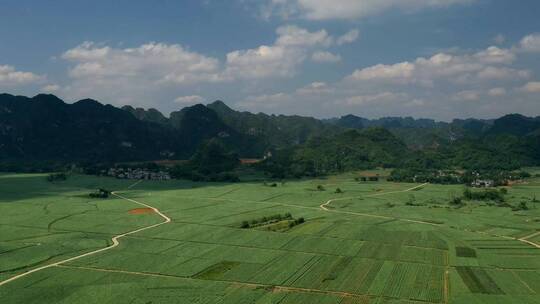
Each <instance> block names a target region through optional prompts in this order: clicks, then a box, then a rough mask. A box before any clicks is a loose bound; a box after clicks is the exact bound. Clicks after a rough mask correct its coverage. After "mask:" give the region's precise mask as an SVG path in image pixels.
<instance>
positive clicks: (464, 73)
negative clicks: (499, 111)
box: [347, 47, 531, 86]
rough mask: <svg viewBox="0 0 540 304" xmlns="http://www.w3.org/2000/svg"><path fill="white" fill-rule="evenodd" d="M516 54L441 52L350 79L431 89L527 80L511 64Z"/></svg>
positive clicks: (526, 74) (376, 68) (527, 74)
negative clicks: (438, 84) (442, 84)
mask: <svg viewBox="0 0 540 304" xmlns="http://www.w3.org/2000/svg"><path fill="white" fill-rule="evenodd" d="M515 59H516V58H515V55H514V54H513V53H512V52H510V51H509V50H507V49H499V48H497V47H489V48H487V49H485V50H482V51H480V52H477V53H473V54H462V55H452V54H446V53H439V54H436V55H433V56H432V57H430V58H423V57H420V58H417V59H416V60H414V61H412V62H409V61H405V62H400V63H396V64H391V65H387V64H378V65H374V66H371V67H367V68H364V69H360V70H356V71H354V72H353V73H352V74H351V75H350V76H349V77H347V79H349V80H356V81H378V82H391V83H401V84H420V85H423V86H432V85H433V84H434V82H436V81H451V82H454V83H470V82H481V81H487V80H493V79H499V80H502V79H527V78H529V77H530V74H531V73H530V71H527V70H519V69H514V68H510V67H506V66H501V65H509V64H511V63H512V62H513V61H514V60H515Z"/></svg>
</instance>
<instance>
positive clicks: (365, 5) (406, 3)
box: [264, 0, 474, 20]
mask: <svg viewBox="0 0 540 304" xmlns="http://www.w3.org/2000/svg"><path fill="white" fill-rule="evenodd" d="M472 2H474V0H334V1H328V0H270V3H269V4H266V5H265V6H264V12H265V15H266V16H269V15H271V14H277V15H280V16H282V17H283V18H290V17H291V16H298V17H300V18H305V19H311V20H328V19H357V18H362V17H365V16H370V15H376V14H380V13H383V12H385V11H388V10H404V11H413V10H419V9H424V8H439V7H447V6H451V5H455V4H467V3H472Z"/></svg>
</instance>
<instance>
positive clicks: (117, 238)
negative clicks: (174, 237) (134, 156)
mask: <svg viewBox="0 0 540 304" xmlns="http://www.w3.org/2000/svg"><path fill="white" fill-rule="evenodd" d="M140 182H141V181H138V182H136V183H135V184H133V185H131V186H130V187H131V188H132V187H133V186H135V185H137V184H138V183H140ZM130 187H128V189H129V188H130ZM111 194H112V195H114V196H116V197H118V198H120V199H123V200H126V201H129V202H132V203H135V204H137V205H140V206H144V207H146V208H149V209H152V210H153V211H154V212H155V213H156V214H157V215H159V216H160V217H161V218H163V222H161V223H157V224H153V225H150V226H147V227H143V228H139V229H135V230H132V231H129V232H126V233H122V234H119V235H116V236H114V237H112V239H111V240H112V242H113V243H112V245H110V246H107V247H104V248H100V249H97V250H94V251H90V252H87V253H84V254H81V255H78V256H74V257H71V258H68V259H65V260H62V261H58V262H55V263H51V264H47V265H44V266H41V267H38V268H34V269H31V270H28V271H26V272H24V273H21V274H19V275H16V276H13V277H11V278H9V279H7V280H4V281H1V282H0V286H2V285H5V284H7V283H10V282H13V281H15V280H17V279H20V278H22V277H25V276H27V275H29V274H32V273H34V272H38V271H41V270H44V269H47V268H51V267H55V266H60V265H62V264H65V263H68V262H72V261H75V260H78V259H81V258H84V257H87V256H91V255H94V254H97V253H100V252H104V251H107V250H111V249H113V248H115V247H117V246H118V245H119V244H120V242H119V241H118V240H119V239H121V238H123V237H125V236H128V235H131V234H135V233H138V232H141V231H145V230H148V229H152V228H155V227H158V226H161V225H164V224H167V223H170V222H171V221H172V220H171V219H170V218H169V217H168V216H166V215H165V214H163V213H162V212H161V211H160V210H159V209H157V208H155V207H153V206H150V205H148V204H145V203H141V202H139V201H136V200H134V199H130V198H127V197H125V196H122V195H120V194H117V193H116V192H112V193H111Z"/></svg>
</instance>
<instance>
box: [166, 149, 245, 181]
mask: <svg viewBox="0 0 540 304" xmlns="http://www.w3.org/2000/svg"><path fill="white" fill-rule="evenodd" d="M239 165H240V160H239V159H238V156H237V155H236V154H234V153H230V152H227V151H226V149H225V147H224V146H223V144H222V143H221V142H220V141H218V140H217V139H213V140H210V141H209V142H207V143H204V144H203V145H201V146H200V147H199V149H198V150H197V152H196V153H195V154H194V155H193V157H192V158H191V159H190V160H189V161H188V162H186V163H184V164H179V165H177V166H175V167H174V168H173V169H172V170H171V175H172V176H173V177H175V178H186V179H190V180H193V181H207V182H238V181H239V178H238V176H237V175H236V174H235V173H234V172H232V171H233V170H234V169H235V168H236V167H238V166H239Z"/></svg>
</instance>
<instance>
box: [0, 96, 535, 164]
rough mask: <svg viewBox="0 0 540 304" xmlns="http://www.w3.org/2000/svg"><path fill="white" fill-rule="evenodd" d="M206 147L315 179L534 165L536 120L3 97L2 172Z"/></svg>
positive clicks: (185, 153)
mask: <svg viewBox="0 0 540 304" xmlns="http://www.w3.org/2000/svg"><path fill="white" fill-rule="evenodd" d="M348 130H353V131H348ZM210 139H215V140H218V141H219V142H220V143H221V144H222V145H223V146H224V147H225V148H226V149H227V150H228V151H230V152H231V153H236V154H237V155H239V156H240V157H244V158H261V157H262V156H263V155H265V154H267V153H268V152H273V153H274V155H276V157H277V155H279V154H286V155H287V157H286V161H288V162H292V163H296V164H305V165H306V166H308V167H309V166H311V165H314V166H319V167H318V168H314V169H315V170H318V171H321V172H326V171H331V170H347V169H352V168H357V167H371V166H378V165H384V166H400V165H407V166H413V165H421V166H433V167H437V166H439V167H440V166H456V167H475V166H478V167H486V166H493V164H497V165H499V166H503V167H517V166H521V165H537V164H540V118H538V117H536V118H531V117H525V116H522V115H518V114H512V115H507V116H504V117H501V118H499V119H495V120H478V119H467V120H454V121H452V122H449V123H446V122H436V121H434V120H430V119H413V118H400V117H393V118H392V117H391V118H381V119H375V120H370V119H365V118H361V117H358V116H354V115H348V116H344V117H341V118H337V119H329V120H318V119H315V118H311V117H302V116H286V115H267V114H263V113H258V114H253V113H249V112H240V111H235V110H233V109H231V108H230V107H228V106H227V105H226V104H225V103H223V102H221V101H216V102H214V103H211V104H209V105H206V106H205V105H200V104H199V105H194V106H191V107H186V108H183V109H180V110H179V111H176V112H173V113H171V114H170V116H169V117H166V116H165V115H163V114H162V113H160V112H159V111H158V110H156V109H148V110H145V109H142V108H133V107H131V106H125V107H123V108H117V107H114V106H111V105H103V104H101V103H99V102H98V101H95V100H91V99H85V100H81V101H78V102H75V103H73V104H68V103H65V102H64V101H62V100H60V99H59V98H57V97H56V96H53V95H37V96H35V97H32V98H29V97H23V96H13V95H9V94H0V161H1V162H3V163H5V162H11V163H20V162H22V161H61V162H120V161H135V160H137V161H142V160H156V159H187V158H190V157H191V156H192V155H193V154H194V153H195V151H196V150H197V148H198V147H199V146H200V145H201V144H202V143H204V142H206V141H208V140H210ZM306 168H307V167H306ZM308 169H309V168H308Z"/></svg>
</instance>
